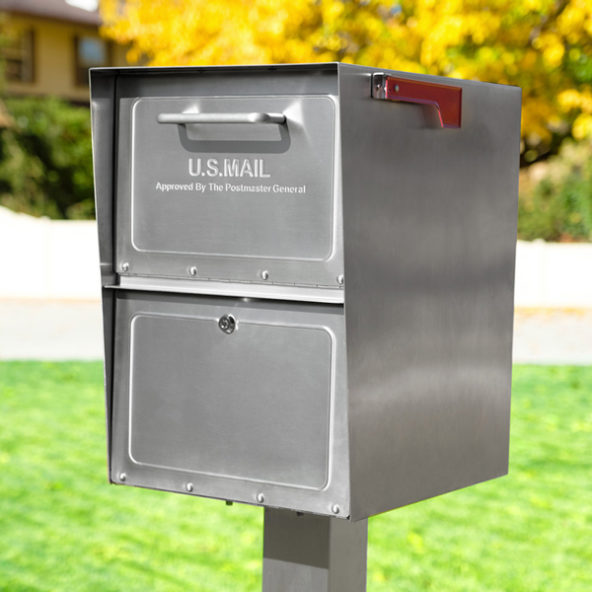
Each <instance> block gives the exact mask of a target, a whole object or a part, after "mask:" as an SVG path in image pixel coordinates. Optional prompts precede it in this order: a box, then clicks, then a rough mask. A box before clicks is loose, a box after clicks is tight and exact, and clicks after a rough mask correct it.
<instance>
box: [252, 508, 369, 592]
mask: <svg viewBox="0 0 592 592" xmlns="http://www.w3.org/2000/svg"><path fill="white" fill-rule="evenodd" d="M367 544H368V520H360V521H358V522H350V521H349V520H343V519H341V518H331V517H326V516H313V515H310V514H301V513H297V512H292V511H287V510H273V509H269V508H266V509H265V524H264V531H263V592H365V590H366V548H367Z"/></svg>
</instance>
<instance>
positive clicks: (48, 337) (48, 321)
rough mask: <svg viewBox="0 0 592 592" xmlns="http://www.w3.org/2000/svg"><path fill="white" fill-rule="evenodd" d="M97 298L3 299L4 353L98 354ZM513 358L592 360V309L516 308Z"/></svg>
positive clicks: (47, 356) (0, 330)
mask: <svg viewBox="0 0 592 592" xmlns="http://www.w3.org/2000/svg"><path fill="white" fill-rule="evenodd" d="M102 348H103V346H102V326H101V309H100V304H99V303H98V302H96V301H87V302H84V301H72V302H68V301H58V300H56V301H35V300H29V301H25V300H22V301H18V300H14V301H12V300H0V359H4V360H7V359H38V360H99V359H102V356H103V349H102ZM514 362H515V363H520V364H580V365H588V364H592V310H590V309H588V310H572V311H569V310H559V309H546V310H540V309H539V310H525V309H518V311H517V312H516V315H515V324H514Z"/></svg>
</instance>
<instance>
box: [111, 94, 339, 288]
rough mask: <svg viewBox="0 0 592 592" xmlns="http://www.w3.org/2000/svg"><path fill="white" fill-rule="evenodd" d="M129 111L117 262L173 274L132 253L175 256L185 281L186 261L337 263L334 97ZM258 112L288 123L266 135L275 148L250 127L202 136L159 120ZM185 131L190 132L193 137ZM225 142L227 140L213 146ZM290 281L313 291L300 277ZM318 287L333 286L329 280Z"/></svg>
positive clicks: (167, 104) (153, 103)
mask: <svg viewBox="0 0 592 592" xmlns="http://www.w3.org/2000/svg"><path fill="white" fill-rule="evenodd" d="M131 109H132V129H131V134H132V153H131V162H128V160H127V158H125V157H123V158H121V159H120V167H122V168H123V167H127V166H130V167H131V169H132V178H131V187H130V188H129V192H128V191H124V192H123V193H122V194H121V195H120V196H119V201H118V205H119V207H118V220H119V225H118V229H117V231H118V241H117V257H118V258H119V259H120V260H121V261H128V262H129V263H130V266H131V268H132V269H133V270H134V273H135V274H136V275H137V274H141V275H152V274H157V275H161V276H167V275H172V269H171V267H170V265H169V264H168V262H167V263H164V262H161V259H158V258H148V256H145V257H144V258H143V259H142V260H140V261H138V260H136V256H135V255H136V252H138V251H140V252H143V253H144V254H154V255H156V254H159V253H169V254H175V255H178V256H179V257H182V261H181V265H180V266H179V268H180V269H181V270H182V274H183V276H185V275H186V266H187V261H188V259H187V256H191V258H190V261H191V262H193V263H194V264H196V265H197V266H198V267H199V266H200V264H201V256H210V257H220V256H224V257H238V258H243V257H256V258H260V259H262V258H264V259H269V260H274V259H297V260H306V261H318V262H320V263H324V262H326V261H328V260H330V259H331V258H332V257H334V256H335V253H334V251H335V245H334V238H333V227H334V220H333V218H334V210H335V208H334V201H335V199H334V191H333V156H334V155H333V145H334V141H335V140H334V120H335V110H334V103H333V101H332V99H331V98H329V97H262V98H256V97H247V98H242V97H216V98H209V97H206V98H199V97H187V98H179V99H159V98H140V99H138V100H137V101H135V102H134V104H133V106H132V107H131ZM264 109H266V110H269V111H273V112H280V113H283V114H284V115H285V116H286V118H287V120H286V123H285V124H275V125H274V127H275V130H273V129H272V130H271V131H272V133H273V131H275V133H278V132H279V134H278V138H277V139H271V140H253V139H252V138H253V131H254V130H255V129H256V124H255V125H242V124H238V123H237V124H226V123H218V124H208V125H207V127H206V128H204V126H203V125H199V124H193V125H163V124H161V123H159V122H158V121H157V118H158V117H159V116H160V115H161V114H162V113H164V112H172V111H175V112H177V111H178V112H185V113H189V112H191V111H195V112H196V113H199V112H202V111H207V112H217V113H220V114H225V115H228V114H236V113H239V112H243V111H258V110H259V111H262V110H264ZM231 126H232V127H231ZM261 127H262V128H263V131H264V132H268V130H269V129H270V126H269V125H264V126H261ZM187 128H194V129H193V134H194V136H193V137H189V134H188V131H187ZM122 133H127V131H124V130H122ZM206 134H207V136H206V138H204V136H205V135H206ZM222 134H224V137H225V138H232V139H221V140H215V139H211V138H216V137H220V136H222ZM241 135H242V137H241ZM245 144H246V147H244V145H245ZM292 190H293V192H291V191H292ZM266 264H267V263H266ZM267 265H268V264H267ZM222 277H223V276H222ZM226 279H235V278H226ZM252 279H256V277H253V278H252ZM297 282H301V283H314V282H313V281H311V280H309V279H307V278H306V277H295V278H294V281H293V283H297ZM324 283H329V284H331V285H333V284H334V283H335V278H334V277H333V274H331V276H330V277H329V278H327V280H326V281H325V282H324Z"/></svg>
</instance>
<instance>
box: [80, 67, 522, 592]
mask: <svg viewBox="0 0 592 592" xmlns="http://www.w3.org/2000/svg"><path fill="white" fill-rule="evenodd" d="M91 89H92V113H93V147H94V158H95V178H96V199H97V216H98V224H99V235H100V237H99V238H100V253H101V270H102V283H103V307H104V319H105V325H104V327H105V362H106V392H107V418H108V441H109V477H110V479H111V481H112V482H114V483H125V484H129V485H137V486H142V487H150V488H156V489H165V490H169V491H177V492H182V493H190V494H193V495H203V496H208V497H214V498H220V499H224V500H231V501H238V502H244V503H250V504H259V505H262V506H265V507H267V508H280V509H285V510H296V511H298V512H308V513H313V514H317V515H321V516H337V517H340V518H347V519H350V520H351V521H358V520H363V519H365V518H367V517H369V516H372V515H374V514H377V513H379V512H384V511H386V510H390V509H392V508H396V507H398V506H402V505H404V504H409V503H412V502H415V501H418V500H420V499H424V498H427V497H430V496H434V495H437V494H441V493H444V492H446V491H450V490H453V489H457V488H459V487H464V486H467V485H470V484H473V483H476V482H479V481H483V480H485V479H490V478H493V477H497V476H500V475H503V474H505V473H506V472H507V466H508V435H509V412H510V376H511V349H512V316H513V286H514V256H515V240H516V209H517V208H516V206H517V179H518V156H519V138H520V133H519V131H520V90H519V89H517V88H512V87H504V86H498V85H491V84H482V83H477V82H469V81H461V80H451V79H439V78H434V77H428V76H421V75H414V74H406V73H401V72H390V71H384V70H375V69H371V68H365V67H358V66H351V65H345V64H308V65H281V66H243V67H237V66H232V67H184V68H150V69H147V68H146V69H145V68H129V69H96V70H93V71H92V73H91ZM335 585H336V584H335ZM269 589H272V588H269Z"/></svg>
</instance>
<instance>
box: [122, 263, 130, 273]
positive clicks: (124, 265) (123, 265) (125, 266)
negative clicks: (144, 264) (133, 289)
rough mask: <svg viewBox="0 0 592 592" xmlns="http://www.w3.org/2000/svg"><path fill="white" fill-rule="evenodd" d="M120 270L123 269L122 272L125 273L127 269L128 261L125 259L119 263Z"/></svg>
mask: <svg viewBox="0 0 592 592" xmlns="http://www.w3.org/2000/svg"><path fill="white" fill-rule="evenodd" d="M121 271H123V272H124V273H125V272H126V271H129V263H128V262H127V261H124V262H123V263H122V264H121Z"/></svg>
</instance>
